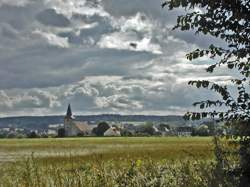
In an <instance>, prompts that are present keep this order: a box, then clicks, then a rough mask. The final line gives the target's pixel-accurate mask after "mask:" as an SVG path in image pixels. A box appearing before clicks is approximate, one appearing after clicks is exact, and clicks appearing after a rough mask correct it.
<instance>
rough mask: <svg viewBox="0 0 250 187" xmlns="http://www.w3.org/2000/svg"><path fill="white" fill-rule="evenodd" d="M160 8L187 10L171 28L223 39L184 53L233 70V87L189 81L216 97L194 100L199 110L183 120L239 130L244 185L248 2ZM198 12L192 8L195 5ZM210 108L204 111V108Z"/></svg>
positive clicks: (249, 117)
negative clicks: (208, 119) (210, 122)
mask: <svg viewBox="0 0 250 187" xmlns="http://www.w3.org/2000/svg"><path fill="white" fill-rule="evenodd" d="M162 7H168V8H169V10H173V9H176V8H180V7H182V8H185V9H186V10H188V12H187V13H186V14H185V15H182V16H178V18H177V25H176V26H175V27H174V29H180V30H182V31H187V30H194V31H195V33H196V34H204V35H210V36H212V37H216V38H220V39H222V40H224V41H225V42H226V44H227V47H224V48H223V47H220V46H215V45H213V44H211V45H210V46H209V47H208V48H207V49H196V50H195V51H193V52H191V53H189V54H187V58H188V59H189V60H194V59H197V58H199V57H203V56H205V55H206V56H209V57H210V58H212V59H218V60H217V61H216V62H215V63H214V64H211V65H210V66H209V67H208V68H207V72H208V73H213V72H214V70H215V69H216V68H220V67H223V66H224V67H225V66H226V67H227V68H228V71H237V75H236V76H235V77H234V78H232V79H231V84H232V85H233V86H230V88H229V87H228V86H225V85H220V84H218V83H216V82H210V81H208V80H194V81H190V82H189V84H190V85H194V86H196V87H197V88H206V89H209V90H211V91H215V92H217V93H218V94H219V95H220V98H219V99H218V100H214V101H211V100H204V101H199V102H196V103H194V105H195V106H199V107H200V109H203V110H204V111H203V112H189V113H187V114H186V118H187V119H192V120H195V119H200V118H204V117H212V118H218V119H220V120H221V121H227V122H228V123H229V124H232V123H234V124H235V123H236V124H237V126H240V127H241V128H240V129H241V130H240V131H238V134H237V136H238V137H239V138H240V141H239V142H240V146H241V148H240V152H239V155H240V159H241V162H240V175H241V176H242V177H241V179H240V186H246V184H249V183H250V181H249V179H250V151H249V150H250V139H249V138H248V139H246V138H244V137H245V136H249V135H250V130H249V129H250V127H249V126H250V94H249V85H250V80H249V76H250V55H249V54H250V1H249V0H208V1H205V0H168V1H165V2H163V4H162ZM197 7H198V8H200V10H201V11H196V10H197V9H196V8H197ZM211 107H212V108H213V110H212V111H211V110H205V109H207V108H211ZM214 108H215V109H214Z"/></svg>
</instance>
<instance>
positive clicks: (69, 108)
mask: <svg viewBox="0 0 250 187" xmlns="http://www.w3.org/2000/svg"><path fill="white" fill-rule="evenodd" d="M66 117H67V118H72V111H71V107H70V104H69V106H68V110H67V114H66Z"/></svg>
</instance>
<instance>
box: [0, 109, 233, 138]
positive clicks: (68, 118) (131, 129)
mask: <svg viewBox="0 0 250 187" xmlns="http://www.w3.org/2000/svg"><path fill="white" fill-rule="evenodd" d="M215 133H217V134H223V135H228V134H230V129H227V128H226V127H225V126H224V125H223V124H216V123H215V122H211V121H210V122H204V123H203V124H201V125H198V126H194V125H184V124H183V125H179V126H176V125H173V124H171V123H168V122H165V123H163V122H151V121H144V122H138V121H122V122H121V121H119V122H118V121H97V122H96V121H78V120H77V118H75V117H74V115H73V113H72V110H71V106H70V104H69V105H68V109H67V112H66V115H65V117H64V123H61V124H49V125H48V128H47V129H46V130H39V129H25V128H17V127H11V126H10V127H5V128H0V138H48V137H59V138H60V137H85V136H86V137H90V136H92V137H95V136H106V137H112V136H113V137H114V136H211V135H213V134H215Z"/></svg>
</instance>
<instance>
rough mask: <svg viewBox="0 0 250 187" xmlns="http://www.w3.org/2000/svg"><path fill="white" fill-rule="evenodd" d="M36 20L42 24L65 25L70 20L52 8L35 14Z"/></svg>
mask: <svg viewBox="0 0 250 187" xmlns="http://www.w3.org/2000/svg"><path fill="white" fill-rule="evenodd" d="M36 18H37V20H38V21H39V22H41V23H42V24H44V25H50V26H56V27H67V26H69V25H70V21H69V20H68V19H67V18H66V17H65V16H64V15H62V14H58V13H57V12H56V10H54V9H47V10H44V11H42V12H40V13H39V14H38V15H37V16H36Z"/></svg>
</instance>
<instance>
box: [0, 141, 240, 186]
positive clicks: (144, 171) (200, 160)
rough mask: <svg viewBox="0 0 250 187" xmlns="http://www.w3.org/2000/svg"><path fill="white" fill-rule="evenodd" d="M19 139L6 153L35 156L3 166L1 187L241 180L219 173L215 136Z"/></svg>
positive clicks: (6, 145)
mask: <svg viewBox="0 0 250 187" xmlns="http://www.w3.org/2000/svg"><path fill="white" fill-rule="evenodd" d="M19 141H20V140H19ZM19 141H18V140H16V141H15V140H14V141H13V140H12V141H9V142H8V141H6V142H3V141H2V142H0V155H1V151H2V153H3V151H5V153H6V154H8V153H13V154H14V153H15V154H19V153H23V152H25V150H30V151H33V152H34V153H33V154H31V155H28V156H27V154H20V155H19V156H17V157H16V159H15V160H14V161H13V160H11V161H9V162H6V161H5V162H2V163H1V162H0V186H1V187H2V186H3V187H8V186H10V187H12V186H13V187H19V186H20V187H26V186H27V187H33V186H34V187H40V186H41V187H52V186H53V187H54V186H55V187H57V186H58V187H64V186H67V187H74V186H76V187H78V186H79V187H80V186H83V187H113V186H117V187H120V186H121V187H127V186H128V187H129V186H132V187H147V186H149V187H151V186H152V187H154V186H155V187H161V186H164V187H165V186H166V187H182V186H183V187H184V186H185V187H196V186H197V187H202V186H209V187H217V186H218V187H219V186H228V187H230V186H232V187H233V186H237V181H238V180H237V178H234V177H232V176H227V175H221V173H219V172H218V168H217V167H218V165H219V164H218V160H215V159H214V158H215V157H214V156H213V147H212V143H211V138H209V139H202V138H129V139H127V138H110V139H109V138H101V139H98V138H96V139H94V138H90V139H88V138H86V139H85V138H83V139H61V140H34V141H33V142H32V141H29V140H22V141H20V142H19ZM15 148H16V149H15ZM21 148H23V149H21ZM76 148H77V149H76ZM100 148H102V149H101V151H100V150H99V149H100ZM82 149H84V153H85V152H86V151H87V152H89V154H79V150H82ZM52 150H54V153H53V154H48V155H46V156H44V155H42V154H41V153H44V152H45V151H49V152H50V151H52ZM62 150H64V151H62ZM95 150H99V151H95ZM57 151H59V153H60V154H58V155H57V154H56V152H57ZM74 151H77V152H74Z"/></svg>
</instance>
